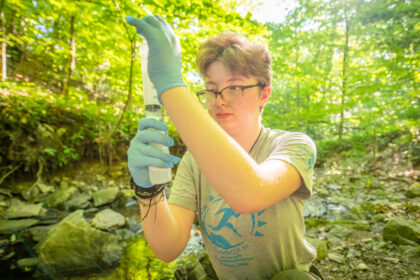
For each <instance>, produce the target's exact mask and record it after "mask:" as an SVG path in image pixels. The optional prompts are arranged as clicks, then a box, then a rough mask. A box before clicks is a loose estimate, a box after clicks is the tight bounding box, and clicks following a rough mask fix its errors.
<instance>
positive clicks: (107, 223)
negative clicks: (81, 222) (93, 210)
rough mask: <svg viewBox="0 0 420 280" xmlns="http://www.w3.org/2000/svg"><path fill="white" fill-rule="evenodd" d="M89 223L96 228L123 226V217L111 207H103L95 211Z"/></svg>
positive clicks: (107, 228) (105, 228)
mask: <svg viewBox="0 0 420 280" xmlns="http://www.w3.org/2000/svg"><path fill="white" fill-rule="evenodd" d="M90 223H91V225H92V226H94V227H96V228H98V229H103V230H111V229H116V228H120V227H122V226H124V225H125V218H124V216H123V215H121V214H120V213H117V212H115V211H113V210H111V209H104V210H102V211H101V212H99V213H97V214H96V215H95V217H94V218H93V219H92V221H91V222H90Z"/></svg>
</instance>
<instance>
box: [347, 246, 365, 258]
mask: <svg viewBox="0 0 420 280" xmlns="http://www.w3.org/2000/svg"><path fill="white" fill-rule="evenodd" d="M361 256H362V253H361V252H360V251H358V250H355V249H353V248H350V250H349V251H348V252H347V255H346V258H358V257H361Z"/></svg>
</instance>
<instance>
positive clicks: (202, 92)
mask: <svg viewBox="0 0 420 280" xmlns="http://www.w3.org/2000/svg"><path fill="white" fill-rule="evenodd" d="M232 87H237V88H240V89H241V93H242V96H244V90H246V89H248V88H253V87H265V85H264V84H261V83H258V84H254V85H246V86H237V85H231V86H227V87H224V88H222V89H221V90H219V91H217V90H215V89H205V90H201V91H199V92H197V93H196V95H197V98H198V99H199V100H200V96H201V95H203V94H206V93H207V92H211V93H213V94H214V95H215V96H216V98H215V100H217V95H218V94H219V95H220V97H221V98H222V100H223V101H224V99H223V95H222V92H223V91H224V90H225V89H227V88H232ZM204 104H205V105H206V106H207V104H206V103H205V102H204ZM214 104H216V102H215V103H214ZM214 104H213V106H214ZM213 106H211V107H213Z"/></svg>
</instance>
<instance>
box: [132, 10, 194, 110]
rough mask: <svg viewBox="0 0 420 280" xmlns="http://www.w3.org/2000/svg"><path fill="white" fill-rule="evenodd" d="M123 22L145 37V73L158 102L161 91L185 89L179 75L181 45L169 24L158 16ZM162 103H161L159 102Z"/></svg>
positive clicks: (180, 74)
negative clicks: (146, 47) (147, 49)
mask: <svg viewBox="0 0 420 280" xmlns="http://www.w3.org/2000/svg"><path fill="white" fill-rule="evenodd" d="M125 20H126V21H127V22H128V23H129V24H131V25H133V26H134V27H136V29H137V33H138V34H140V35H141V36H143V37H145V38H146V40H147V45H148V47H149V56H148V65H147V71H148V73H149V77H150V80H151V81H152V83H153V85H154V86H155V88H156V90H157V92H158V95H159V101H160V102H161V100H160V95H161V94H162V92H163V91H165V90H167V89H171V88H174V87H179V86H183V87H185V86H186V85H185V83H184V80H183V79H182V73H181V45H180V43H179V39H178V37H177V36H176V35H175V33H174V31H173V30H172V28H171V27H170V26H169V24H168V23H167V22H166V21H165V20H164V19H163V18H161V17H160V16H158V15H155V16H148V17H144V18H141V19H138V18H133V17H131V16H128V17H126V18H125ZM161 103H162V102H161Z"/></svg>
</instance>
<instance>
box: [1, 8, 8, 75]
mask: <svg viewBox="0 0 420 280" xmlns="http://www.w3.org/2000/svg"><path fill="white" fill-rule="evenodd" d="M4 2H5V0H1V3H0V18H1V32H2V34H3V36H2V38H1V80H2V81H3V82H4V81H6V79H7V64H6V63H7V61H6V23H5V21H4Z"/></svg>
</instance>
